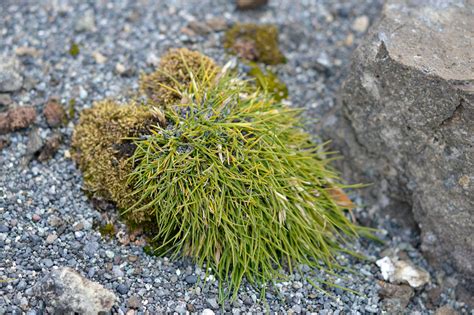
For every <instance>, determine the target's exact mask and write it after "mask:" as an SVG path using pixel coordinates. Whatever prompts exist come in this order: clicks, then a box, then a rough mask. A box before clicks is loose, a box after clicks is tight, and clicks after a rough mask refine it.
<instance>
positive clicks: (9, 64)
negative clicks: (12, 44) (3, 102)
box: [0, 57, 23, 93]
mask: <svg viewBox="0 0 474 315" xmlns="http://www.w3.org/2000/svg"><path fill="white" fill-rule="evenodd" d="M22 86H23V76H22V75H21V65H20V62H19V61H18V59H16V58H9V57H0V93H2V92H15V91H18V90H19V89H21V87H22Z"/></svg>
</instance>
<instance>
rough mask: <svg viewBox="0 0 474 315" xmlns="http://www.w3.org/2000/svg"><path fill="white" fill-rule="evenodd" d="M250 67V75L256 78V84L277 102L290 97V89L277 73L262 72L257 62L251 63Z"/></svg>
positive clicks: (267, 70) (266, 70)
mask: <svg viewBox="0 0 474 315" xmlns="http://www.w3.org/2000/svg"><path fill="white" fill-rule="evenodd" d="M249 66H250V71H249V73H248V74H249V75H250V76H251V77H253V78H255V83H256V85H257V86H258V87H259V88H260V89H262V90H264V91H266V92H268V93H270V94H272V95H273V97H274V98H275V99H276V100H277V101H281V100H282V99H285V98H287V97H288V88H287V87H286V84H284V83H283V82H281V81H280V79H278V76H277V75H276V73H274V72H273V71H272V70H270V69H264V70H262V69H261V68H260V67H259V66H258V64H257V63H255V62H250V63H249Z"/></svg>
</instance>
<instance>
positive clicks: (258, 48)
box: [224, 23, 286, 65]
mask: <svg viewBox="0 0 474 315" xmlns="http://www.w3.org/2000/svg"><path fill="white" fill-rule="evenodd" d="M224 48H226V49H227V51H228V52H230V53H232V54H234V55H237V56H239V57H240V58H243V59H247V60H249V61H255V62H263V63H265V64H268V65H276V64H279V63H283V62H285V61H286V58H285V56H283V54H282V53H281V51H280V49H279V47H278V30H277V28H276V27H275V26H273V25H258V24H253V23H248V24H245V23H237V24H235V25H234V26H233V27H232V28H230V29H229V30H228V31H227V32H226V33H225V37H224Z"/></svg>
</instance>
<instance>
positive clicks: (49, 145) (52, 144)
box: [38, 133, 77, 231]
mask: <svg viewBox="0 0 474 315" xmlns="http://www.w3.org/2000/svg"><path fill="white" fill-rule="evenodd" d="M61 142H62V136H61V135H60V134H58V133H56V134H53V135H52V136H51V137H49V138H48V139H47V140H46V142H45V144H44V145H43V147H42V148H41V151H40V153H39V155H38V160H39V161H41V162H44V161H47V160H49V159H50V158H52V157H53V156H54V154H55V153H56V152H57V151H58V149H59V146H60V145H61ZM76 231H77V230H76Z"/></svg>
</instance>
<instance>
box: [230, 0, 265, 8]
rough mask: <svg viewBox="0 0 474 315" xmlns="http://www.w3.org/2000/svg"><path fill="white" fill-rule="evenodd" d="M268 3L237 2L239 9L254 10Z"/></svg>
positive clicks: (243, 0)
mask: <svg viewBox="0 0 474 315" xmlns="http://www.w3.org/2000/svg"><path fill="white" fill-rule="evenodd" d="M267 3H268V0H237V9H239V10H254V9H258V8H260V7H262V6H264V5H266V4H267Z"/></svg>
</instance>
